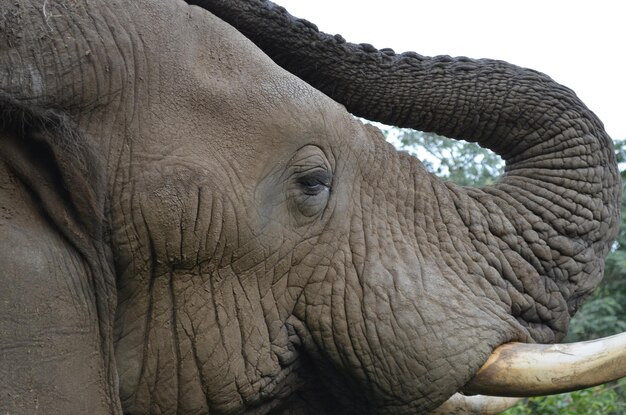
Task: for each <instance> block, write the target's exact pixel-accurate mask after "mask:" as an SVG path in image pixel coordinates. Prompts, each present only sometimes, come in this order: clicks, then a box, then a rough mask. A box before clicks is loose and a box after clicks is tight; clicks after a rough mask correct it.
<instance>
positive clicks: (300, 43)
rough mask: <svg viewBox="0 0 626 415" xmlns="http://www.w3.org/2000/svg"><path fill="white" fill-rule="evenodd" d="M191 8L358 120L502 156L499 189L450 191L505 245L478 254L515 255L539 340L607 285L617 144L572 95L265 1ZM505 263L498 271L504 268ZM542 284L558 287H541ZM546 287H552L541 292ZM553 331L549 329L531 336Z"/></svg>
mask: <svg viewBox="0 0 626 415" xmlns="http://www.w3.org/2000/svg"><path fill="white" fill-rule="evenodd" d="M189 3H191V4H196V5H199V6H201V7H203V8H206V9H208V10H209V11H211V12H212V13H215V14H216V15H217V16H218V17H220V18H222V19H224V20H226V21H227V22H229V23H230V24H232V25H234V26H235V27H236V28H237V29H238V30H239V31H241V32H242V33H243V34H244V35H246V36H247V37H248V38H249V39H251V40H252V41H253V42H254V43H256V44H257V46H259V47H260V48H261V49H262V50H263V51H265V52H266V53H267V54H268V55H269V56H270V57H271V58H272V59H273V60H274V61H275V62H277V63H278V64H279V65H281V66H283V67H284V68H285V69H287V70H289V71H290V72H292V73H293V74H295V75H297V76H299V77H300V78H302V79H304V80H305V81H307V82H308V83H310V84H311V85H312V86H314V87H315V88H317V89H319V90H321V91H323V92H324V93H326V94H327V95H329V96H330V97H331V98H333V99H334V100H336V101H338V102H340V103H342V104H344V105H345V106H346V108H347V109H348V111H350V112H352V113H353V114H355V115H358V116H361V117H365V118H367V119H370V120H374V121H379V122H382V123H386V124H390V125H395V126H398V127H410V128H415V129H418V130H422V131H432V132H436V133H438V134H442V135H445V136H448V137H454V138H457V139H464V140H468V141H473V142H477V143H479V144H480V145H481V146H483V147H486V148H489V149H491V150H493V151H494V152H496V153H497V154H499V155H500V156H502V157H503V159H504V160H505V161H506V169H505V175H504V177H503V179H502V180H501V181H500V182H499V183H496V184H495V185H493V186H489V187H485V188H482V189H460V188H457V187H454V186H453V185H448V186H449V187H450V191H451V194H453V198H455V199H456V203H455V204H456V206H457V208H458V209H459V214H460V216H461V218H462V220H464V221H465V224H466V225H467V227H468V229H470V232H471V229H472V228H473V227H475V225H476V220H478V219H477V218H478V216H480V217H481V218H480V220H482V221H483V223H487V225H486V226H488V227H489V229H488V233H489V234H490V235H491V236H492V237H494V238H495V239H496V240H497V241H494V239H493V238H492V239H489V240H481V239H480V238H479V237H478V235H474V236H473V237H470V239H471V240H472V241H473V243H474V244H475V245H476V244H478V245H481V246H475V248H476V249H477V250H479V251H480V249H489V247H493V246H494V244H498V243H500V244H504V245H507V247H508V248H510V249H508V250H507V251H506V253H505V254H504V255H505V256H506V258H504V261H505V262H508V263H509V264H510V265H511V266H512V268H513V272H512V273H508V274H507V273H506V272H502V274H503V275H504V278H505V279H507V280H508V282H509V283H511V284H512V285H513V286H515V288H516V289H518V290H519V291H521V292H522V293H524V295H529V296H530V297H531V298H527V299H526V300H524V301H522V303H524V304H521V305H519V306H516V305H513V306H512V307H511V308H512V314H514V315H515V317H518V318H520V319H522V320H525V323H524V324H525V325H527V326H528V327H530V328H529V332H530V334H531V336H532V337H533V338H534V339H535V340H536V341H540V342H549V341H553V340H554V339H555V338H556V339H557V340H558V339H560V338H561V337H562V336H564V334H565V331H566V330H567V325H568V321H569V318H568V317H569V316H567V315H568V314H569V315H573V313H574V312H575V311H576V309H577V308H578V306H579V304H580V303H581V301H582V300H583V299H584V298H586V297H587V296H588V295H589V293H590V292H591V291H592V290H593V288H595V286H596V285H597V284H598V282H599V281H600V279H601V277H602V274H603V260H604V256H605V255H606V254H607V253H608V250H609V248H610V244H611V243H612V241H613V240H614V238H615V236H616V233H617V229H618V224H619V200H620V197H621V195H620V193H621V186H620V177H619V174H618V170H617V165H616V162H615V156H614V154H613V145H612V142H611V139H610V138H609V137H608V135H607V134H606V132H605V131H604V129H603V126H602V123H601V122H600V121H599V120H598V118H597V117H596V116H595V115H594V114H593V113H592V112H591V111H590V110H589V109H587V107H586V106H585V105H584V104H583V103H582V102H581V101H580V100H579V99H578V98H577V97H576V95H575V94H574V92H572V91H571V90H570V89H568V88H566V87H563V86H561V85H559V84H557V83H556V82H554V81H553V80H552V79H550V78H549V77H548V76H546V75H543V74H541V73H538V72H536V71H533V70H529V69H524V68H520V67H517V66H514V65H511V64H508V63H506V62H502V61H496V60H487V59H483V60H472V59H468V58H451V57H449V56H438V57H434V58H431V57H424V56H420V55H418V54H416V53H403V54H396V53H394V52H393V51H392V50H390V49H383V50H377V49H375V48H374V47H372V46H371V45H367V44H360V45H356V44H351V43H347V42H346V41H345V40H344V39H343V38H342V37H341V36H338V35H336V36H330V35H327V34H324V33H321V32H319V31H318V30H317V27H316V26H315V25H313V24H311V23H309V22H307V21H306V20H301V19H296V18H294V17H292V16H291V15H289V14H288V13H287V11H286V10H285V9H284V8H282V7H279V6H276V5H274V4H272V3H271V2H269V1H265V0H252V1H219V0H193V1H189ZM471 212H478V213H476V214H472V213H471ZM498 241H499V242H498ZM509 251H512V252H514V255H513V254H509ZM507 255H508V256H507ZM520 259H521V261H520ZM499 262H502V259H498V260H497V261H495V262H494V263H492V264H491V263H490V266H493V267H494V268H496V269H500V270H502V266H501V263H499ZM522 262H523V263H524V264H525V265H524V266H523V267H515V264H516V263H518V264H519V263H522ZM526 265H530V268H528V267H526ZM531 274H532V275H531ZM544 277H547V278H548V279H549V280H551V281H542V282H538V278H544ZM537 286H543V287H544V288H545V289H544V290H543V291H541V292H539V291H536V292H534V293H533V292H532V287H537ZM554 291H560V294H561V299H559V300H558V301H559V302H560V304H559V305H555V304H554V298H553V297H554V296H553V294H548V293H550V292H554ZM527 300H530V301H531V302H535V303H540V306H539V311H537V310H534V311H533V312H532V313H528V312H527V309H528V306H527V304H528V301H527ZM524 309H526V310H524ZM556 309H559V310H560V311H558V312H557V313H554V312H545V310H552V311H554V310H556ZM542 310H543V311H542ZM524 313H525V314H527V315H528V314H533V313H534V315H532V316H530V317H527V316H524V315H523V314H524ZM559 313H560V315H559V316H557V315H556V314H559ZM563 314H565V315H563ZM546 322H551V323H549V324H548V325H549V326H550V328H549V330H547V331H546V330H543V329H540V330H534V329H533V327H535V326H541V325H543V324H544V323H546ZM533 330H534V331H533ZM542 330H543V331H542Z"/></svg>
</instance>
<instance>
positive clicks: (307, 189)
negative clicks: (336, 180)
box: [298, 171, 330, 196]
mask: <svg viewBox="0 0 626 415" xmlns="http://www.w3.org/2000/svg"><path fill="white" fill-rule="evenodd" d="M298 184H299V185H300V188H301V189H302V193H304V194H305V195H307V196H317V195H319V194H320V193H322V192H323V191H325V190H330V175H329V174H328V172H326V171H320V172H315V173H312V174H308V175H305V176H302V177H300V178H298Z"/></svg>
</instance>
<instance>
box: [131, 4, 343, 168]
mask: <svg viewBox="0 0 626 415" xmlns="http://www.w3.org/2000/svg"><path fill="white" fill-rule="evenodd" d="M150 4H151V5H154V4H155V3H154V2H151V3H150ZM175 4H176V5H177V9H176V10H173V11H171V13H168V14H163V12H162V10H156V11H154V13H152V12H151V11H150V10H147V11H146V12H145V13H143V14H142V15H141V16H138V18H137V20H138V21H137V22H136V23H135V29H134V30H136V31H137V35H138V36H139V38H140V39H141V41H142V45H143V50H144V55H145V59H146V61H147V62H148V64H147V65H146V66H145V68H143V70H142V73H143V74H144V75H142V76H141V77H142V79H141V83H140V87H143V88H145V92H144V95H145V96H143V97H139V99H138V101H139V102H140V104H141V105H140V106H141V108H142V109H148V110H149V113H148V116H149V117H150V120H151V121H150V124H151V125H152V126H153V128H150V130H151V131H150V134H149V135H148V137H146V138H147V139H148V140H147V141H154V140H160V141H161V142H159V144H165V145H168V144H171V143H173V142H175V141H180V143H181V144H182V143H184V144H185V147H187V148H188V147H189V146H194V149H196V150H194V151H196V152H198V153H199V154H202V151H203V150H202V149H203V148H204V149H206V151H208V152H210V153H215V152H221V153H226V154H228V155H230V154H232V150H233V148H236V149H237V152H238V155H237V157H238V158H239V159H245V158H246V157H248V158H249V160H248V161H249V162H253V161H254V160H257V159H259V151H260V149H268V148H271V147H272V146H275V145H278V144H281V143H284V142H285V141H286V140H287V141H289V140H291V139H293V140H295V141H297V143H294V144H297V146H301V145H302V143H301V140H302V137H301V136H303V135H305V133H306V131H311V130H317V131H318V133H317V135H323V133H320V132H319V130H323V129H325V128H326V127H327V125H326V122H327V120H329V119H332V118H335V120H333V121H331V122H332V124H334V125H335V127H334V128H336V125H340V124H349V123H350V121H349V117H348V114H347V112H346V111H345V109H343V108H342V107H341V106H340V105H338V104H336V103H334V102H333V101H332V100H330V99H329V98H328V97H326V96H324V95H323V94H321V93H320V92H318V91H317V90H315V89H313V88H312V87H310V86H309V85H308V84H306V83H305V82H303V81H301V80H300V79H298V78H296V77H295V76H293V75H291V74H289V73H287V72H286V71H284V70H283V69H282V68H280V67H279V66H277V65H276V64H275V63H274V62H272V61H271V60H270V59H269V58H268V57H267V56H266V55H265V54H264V53H263V52H261V51H260V50H259V49H258V48H257V47H256V46H255V45H254V44H253V43H252V42H250V41H249V40H248V39H246V38H245V37H244V36H243V35H241V34H240V33H239V32H238V31H236V30H235V29H233V28H232V27H231V26H229V25H228V24H226V23H224V22H223V21H221V20H220V19H218V18H216V17H214V16H213V15H212V14H210V13H208V12H207V11H205V10H202V9H200V8H197V7H195V6H186V5H184V4H179V3H175ZM170 7H172V6H170ZM155 13H160V14H159V15H158V16H154V15H153V14H155ZM165 17H166V19H165ZM155 22H158V23H157V24H155ZM144 118H145V117H144ZM144 131H145V127H144ZM303 131H304V133H303ZM202 155H203V156H205V155H206V154H202Z"/></svg>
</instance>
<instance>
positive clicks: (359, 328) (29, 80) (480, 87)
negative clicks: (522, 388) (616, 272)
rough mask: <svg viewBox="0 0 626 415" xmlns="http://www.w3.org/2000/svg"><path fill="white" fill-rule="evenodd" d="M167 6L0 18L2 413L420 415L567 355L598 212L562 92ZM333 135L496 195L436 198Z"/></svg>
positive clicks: (251, 17) (394, 167) (600, 199)
mask: <svg viewBox="0 0 626 415" xmlns="http://www.w3.org/2000/svg"><path fill="white" fill-rule="evenodd" d="M190 3H197V4H198V5H191V4H187V3H185V2H182V1H177V0H171V1H158V0H135V1H132V2H122V1H118V0H111V1H106V2H103V1H96V0H46V1H34V0H10V1H9V0H1V3H0V4H1V6H0V117H1V118H0V119H1V124H0V140H1V143H2V144H1V145H0V234H1V235H2V238H1V241H2V246H1V249H0V269H1V270H2V272H1V274H0V275H1V278H2V279H1V282H2V287H3V288H2V290H0V413H2V414H5V413H8V414H12V415H13V414H85V413H88V414H91V415H99V414H122V413H124V414H137V415H139V414H176V413H179V414H269V413H271V414H281V413H285V414H298V413H303V414H306V413H310V414H326V413H327V414H333V413H337V414H345V413H355V414H362V413H377V414H421V413H427V412H428V411H430V410H433V409H435V408H436V407H438V406H439V405H441V404H442V403H443V402H444V401H446V400H447V399H448V398H450V397H451V396H452V395H453V394H455V393H456V392H457V391H459V390H461V389H462V387H463V385H465V384H466V383H467V382H468V381H469V380H470V379H471V378H472V376H473V375H474V374H475V373H476V371H477V370H478V369H479V368H480V367H481V365H482V364H483V363H484V362H485V361H486V360H487V358H488V357H489V355H490V353H491V352H492V350H493V349H494V348H495V347H497V346H499V345H500V344H503V343H506V342H509V341H520V342H528V343H534V342H538V343H550V342H556V341H559V340H560V339H562V338H563V337H564V335H565V334H566V331H567V328H568V323H569V320H570V318H571V316H572V315H573V314H574V313H575V312H576V309H577V308H578V307H579V305H580V304H581V303H582V301H584V299H585V298H586V297H587V296H588V295H589V294H590V293H591V292H592V291H593V289H594V288H595V287H596V286H597V284H598V283H599V281H600V279H601V278H602V273H603V267H604V265H603V261H604V257H605V255H606V254H607V253H608V251H609V249H610V246H611V243H612V241H613V240H614V238H615V236H616V232H617V228H618V224H619V200H620V179H619V175H618V171H617V166H616V162H615V157H614V155H613V147H612V143H611V140H610V139H609V137H608V136H607V135H606V133H605V132H604V130H603V127H602V124H601V122H600V121H599V120H598V119H597V118H596V117H595V115H594V114H593V113H591V112H590V111H589V110H588V109H587V108H586V107H585V106H584V104H582V103H581V102H580V101H579V100H578V98H577V97H576V96H575V94H574V93H573V92H572V91H570V90H569V89H567V88H565V87H562V86H560V85H558V84H556V83H555V82H554V81H552V80H551V79H550V78H548V77H547V76H545V75H543V74H540V73H537V72H534V71H531V70H527V69H522V68H518V67H515V66H513V65H509V64H507V63H505V62H501V61H490V60H471V59H467V58H450V57H445V56H444V57H435V58H427V57H422V56H420V55H417V54H415V53H406V54H401V55H399V54H395V53H394V52H393V51H390V50H383V51H377V50H375V49H374V48H372V47H371V46H369V45H353V44H350V43H347V42H345V40H343V39H342V38H341V37H339V36H334V37H331V36H327V35H324V34H322V33H319V32H318V31H317V29H316V28H315V26H314V25H312V24H310V23H308V22H306V21H302V20H298V19H295V18H293V17H291V16H289V15H288V14H287V13H286V12H285V11H284V9H282V8H280V7H277V6H275V5H273V4H272V3H270V2H267V1H256V0H249V1H228V2H224V1H197V2H190ZM222 19H223V20H222ZM227 22H228V23H227ZM231 24H232V25H234V26H235V27H233V26H231ZM244 35H245V36H244ZM246 36H247V37H246ZM248 38H249V39H248ZM262 49H263V50H262ZM318 54H319V55H318ZM272 59H274V60H272ZM279 65H281V66H282V67H281V66H279ZM283 67H284V68H283ZM364 75H365V76H364ZM303 79H304V80H303ZM305 81H306V82H305ZM346 108H347V109H346ZM348 111H350V112H352V113H355V114H357V115H361V116H365V117H368V118H370V119H374V120H380V121H384V122H387V123H390V124H395V125H399V126H409V127H413V128H419V129H422V130H426V131H435V132H438V133H441V134H446V135H448V136H451V137H455V138H461V139H467V140H471V141H476V142H478V143H480V144H481V145H483V146H486V147H488V148H491V149H493V150H494V151H496V152H497V153H499V154H500V155H502V157H503V158H504V159H505V160H506V163H507V167H506V172H505V175H504V177H503V178H502V180H501V181H500V182H498V183H497V184H494V185H492V186H488V187H484V188H463V187H460V186H457V185H455V184H452V183H448V182H444V181H442V180H440V179H438V178H437V177H435V176H433V175H431V174H429V173H428V172H427V171H426V170H425V168H424V167H423V165H422V164H421V163H420V162H419V161H418V160H417V159H415V158H413V157H411V156H409V155H407V154H405V153H402V152H398V151H397V150H395V149H394V148H393V147H392V146H391V145H390V144H388V143H386V142H385V140H384V137H383V135H382V134H381V132H380V131H379V130H378V129H376V128H374V127H372V126H369V125H365V124H363V123H362V122H360V121H358V120H356V119H355V118H354V117H353V116H352V115H351V114H350V113H349V112H348Z"/></svg>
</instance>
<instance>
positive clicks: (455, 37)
mask: <svg viewBox="0 0 626 415" xmlns="http://www.w3.org/2000/svg"><path fill="white" fill-rule="evenodd" d="M273 1H274V2H275V3H278V4H280V5H281V6H284V7H285V8H286V9H287V10H288V11H289V12H290V13H291V14H293V15H295V16H297V17H301V18H305V19H307V20H309V21H311V22H313V23H315V24H316V25H317V26H318V27H319V29H320V30H322V31H324V32H327V33H330V34H336V33H339V34H341V35H342V36H343V37H344V38H346V40H348V41H349V42H352V43H370V44H372V45H374V46H375V47H377V48H379V49H381V48H385V47H390V48H392V49H394V50H395V51H396V52H405V51H415V52H417V53H419V54H421V55H427V56H435V55H451V56H468V57H470V58H494V59H502V60H505V61H508V62H511V63H514V64H516V65H519V66H524V67H527V68H532V69H536V70H539V71H541V72H544V73H546V74H548V75H549V76H551V77H552V78H553V79H554V80H556V81H557V82H559V83H561V84H563V85H566V86H568V87H570V88H571V89H573V90H574V91H575V92H576V93H577V95H578V96H579V97H580V98H581V99H582V100H583V102H585V104H587V106H588V107H589V108H590V109H591V110H592V111H593V112H595V113H596V115H598V117H600V119H601V120H602V121H603V122H604V126H605V128H606V130H607V132H608V133H609V135H610V136H611V137H612V138H613V139H626V29H624V28H625V27H626V13H624V11H623V10H624V6H623V4H622V2H620V1H616V0H594V1H593V2H591V1H580V0H570V1H561V0H524V1H514V0H509V1H503V0H500V1H498V0H489V1H487V0H465V1H463V0H454V1H453V0H429V1H419V0H384V1H381V0H377V1H373V0H358V1H357V0H316V1H305V0H273Z"/></svg>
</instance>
